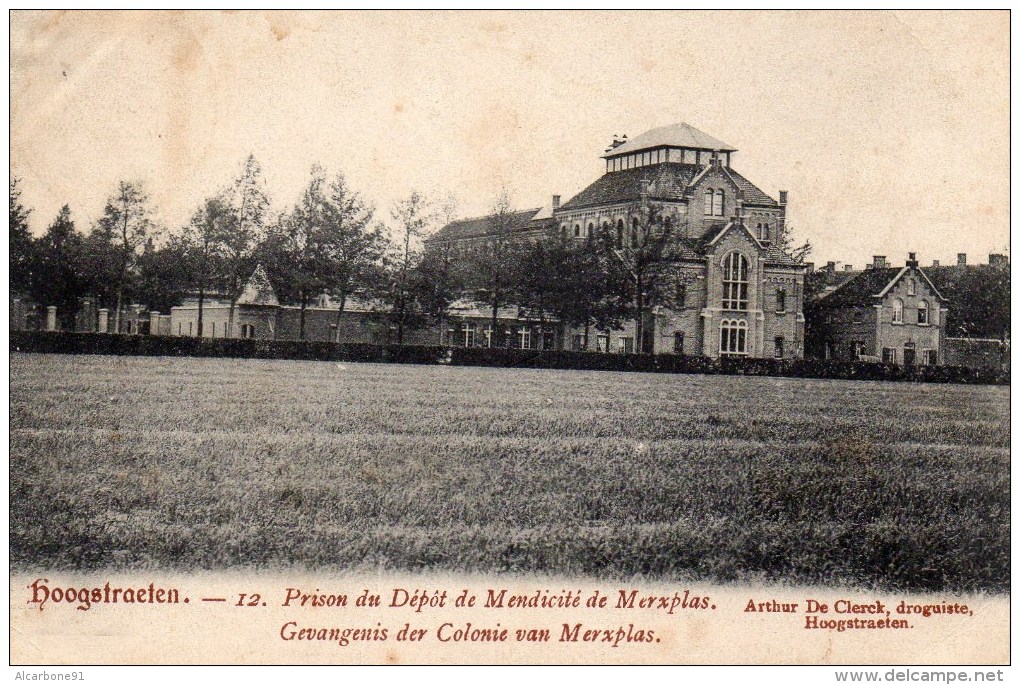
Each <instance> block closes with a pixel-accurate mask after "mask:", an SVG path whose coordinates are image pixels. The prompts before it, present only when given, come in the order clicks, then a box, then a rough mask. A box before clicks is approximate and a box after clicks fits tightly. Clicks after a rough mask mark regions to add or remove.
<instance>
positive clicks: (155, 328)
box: [149, 312, 159, 335]
mask: <svg viewBox="0 0 1020 685" xmlns="http://www.w3.org/2000/svg"><path fill="white" fill-rule="evenodd" d="M149 335H159V312H149Z"/></svg>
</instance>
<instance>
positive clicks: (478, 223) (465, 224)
mask: <svg viewBox="0 0 1020 685" xmlns="http://www.w3.org/2000/svg"><path fill="white" fill-rule="evenodd" d="M541 209H542V208H541V207H536V208H534V209H525V210H522V211H520V212H514V213H513V215H512V217H511V219H510V223H511V228H510V230H511V231H512V232H518V231H525V230H529V229H533V228H539V227H540V226H534V225H531V224H532V221H535V222H536V223H537V222H539V221H541V219H542V217H539V213H540V212H541ZM492 217H493V215H492V214H489V215H486V216H478V217H473V218H471V219H459V220H457V221H451V222H450V223H448V224H446V225H445V226H443V227H442V228H441V229H439V230H438V231H436V234H435V235H433V236H432V237H430V238H429V240H430V241H431V240H458V239H461V238H477V237H482V236H486V235H489V234H490V233H492V230H493V225H492Z"/></svg>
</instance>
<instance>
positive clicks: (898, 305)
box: [892, 299, 903, 323]
mask: <svg viewBox="0 0 1020 685" xmlns="http://www.w3.org/2000/svg"><path fill="white" fill-rule="evenodd" d="M892 320H893V323H903V300H900V299H895V300H893V301H892Z"/></svg>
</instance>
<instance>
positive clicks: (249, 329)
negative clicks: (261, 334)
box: [241, 323, 255, 340]
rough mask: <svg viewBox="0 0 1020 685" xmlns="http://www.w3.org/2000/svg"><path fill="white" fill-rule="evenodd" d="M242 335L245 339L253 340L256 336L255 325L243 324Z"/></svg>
mask: <svg viewBox="0 0 1020 685" xmlns="http://www.w3.org/2000/svg"><path fill="white" fill-rule="evenodd" d="M241 337H242V338H244V339H245V340H251V339H252V338H254V337H255V326H253V325H252V324H250V323H244V324H241Z"/></svg>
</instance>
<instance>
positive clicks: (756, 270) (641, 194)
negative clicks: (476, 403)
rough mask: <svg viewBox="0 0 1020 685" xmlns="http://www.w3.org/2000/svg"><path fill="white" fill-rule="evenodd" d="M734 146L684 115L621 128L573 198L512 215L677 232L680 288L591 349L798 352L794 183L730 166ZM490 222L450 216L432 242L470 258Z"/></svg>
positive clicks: (625, 244) (600, 227)
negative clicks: (756, 178) (770, 185)
mask: <svg viewBox="0 0 1020 685" xmlns="http://www.w3.org/2000/svg"><path fill="white" fill-rule="evenodd" d="M735 153H736V149H735V148H733V147H732V146H730V145H727V144H726V143H724V142H722V141H720V140H718V139H716V138H713V137H712V136H709V135H707V134H705V133H703V132H701V131H699V130H697V129H696V128H694V127H692V126H690V125H688V124H676V125H671V126H664V127H661V128H656V129H652V130H650V131H647V132H646V133H643V134H641V135H639V136H637V137H635V138H633V139H631V140H627V139H626V137H623V138H614V140H613V143H612V145H611V146H610V147H609V148H608V149H606V151H605V154H604V155H603V158H604V159H605V165H606V171H605V174H604V175H603V176H601V177H600V178H598V179H597V180H596V181H595V182H594V183H592V184H591V185H589V186H588V187H586V188H585V189H583V190H582V191H581V192H580V193H578V194H577V195H575V196H574V197H573V198H571V199H570V200H569V201H567V202H566V203H563V204H560V201H559V196H553V199H552V203H551V204H550V205H549V206H548V207H545V208H541V209H535V210H527V211H526V212H520V213H518V214H517V215H515V218H516V221H517V224H516V226H515V232H516V234H517V235H519V236H520V237H521V238H530V237H535V236H541V235H548V234H550V232H553V231H559V232H560V234H561V235H563V236H566V237H572V238H575V239H577V240H584V239H589V238H591V237H592V236H593V235H594V234H595V232H596V231H599V232H601V234H602V235H606V234H608V235H609V236H610V237H611V238H612V239H613V240H615V242H616V246H617V248H618V249H619V250H626V249H628V248H629V247H632V246H636V245H638V244H639V243H640V241H642V240H645V238H644V237H643V235H642V231H644V230H645V229H643V228H642V227H640V226H639V222H638V220H637V219H636V218H635V217H636V216H637V215H638V214H640V213H642V212H644V213H645V214H649V213H651V214H654V215H655V216H656V217H657V220H658V221H660V222H661V223H660V224H659V226H660V227H664V229H665V230H668V232H669V234H670V235H671V236H675V239H676V241H677V243H678V247H679V249H680V250H681V253H682V259H681V260H680V261H679V264H678V265H677V267H676V269H677V272H678V273H677V274H676V278H677V281H678V282H682V283H683V284H684V286H683V289H682V295H681V296H678V297H677V298H676V301H675V302H673V303H671V306H669V307H665V306H657V307H653V308H652V309H651V311H649V312H648V313H647V315H646V320H645V321H644V322H643V325H642V328H643V331H644V333H643V335H642V337H643V338H644V340H643V341H641V342H640V344H639V343H638V341H637V340H636V337H637V336H636V331H637V328H638V327H637V325H636V322H628V323H627V324H625V325H624V327H623V330H613V331H598V332H597V334H596V336H595V342H594V346H593V347H594V349H597V350H600V351H620V352H633V351H637V350H638V349H639V348H640V349H641V350H643V351H645V352H652V353H677V354H696V355H705V356H709V357H718V356H750V357H778V358H793V357H801V356H803V343H804V337H803V336H804V318H803V291H804V275H805V272H806V267H805V266H804V265H803V264H799V263H797V262H795V261H794V260H793V259H792V258H791V257H790V256H789V255H788V254H786V253H785V252H784V250H783V249H782V245H783V244H784V234H785V215H786V200H787V193H786V192H785V191H780V192H779V200H778V201H777V200H776V199H774V198H772V197H771V196H769V195H768V194H767V193H765V192H764V191H762V190H761V189H760V188H758V187H757V186H755V185H754V184H753V183H751V182H750V181H749V180H747V179H746V178H745V177H743V176H742V175H741V174H740V173H739V172H737V171H736V169H734V168H733V165H732V161H733V157H734V154H735ZM491 225H492V222H491V220H490V219H489V218H488V217H482V218H479V219H472V220H467V221H459V222H453V223H451V224H449V225H447V226H445V227H444V228H443V229H442V230H441V231H440V232H439V233H438V234H437V235H436V236H435V237H434V238H433V239H432V241H430V242H431V247H437V246H443V247H446V248H448V249H450V250H451V252H452V253H453V254H458V255H462V256H470V254H471V251H472V249H473V246H474V245H477V244H478V243H480V242H483V241H484V240H485V239H486V238H487V236H488V235H489V230H491V229H489V227H490V226H491ZM578 333H579V332H578V331H565V332H564V333H563V335H562V336H561V337H560V340H561V341H564V342H567V345H569V346H572V347H577V346H578V344H579V343H578V340H579V338H580V336H579V335H578ZM476 344H480V343H478V342H477V339H476Z"/></svg>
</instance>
